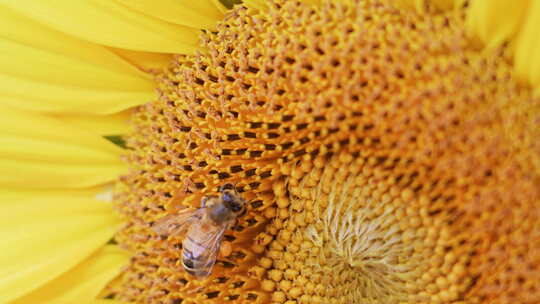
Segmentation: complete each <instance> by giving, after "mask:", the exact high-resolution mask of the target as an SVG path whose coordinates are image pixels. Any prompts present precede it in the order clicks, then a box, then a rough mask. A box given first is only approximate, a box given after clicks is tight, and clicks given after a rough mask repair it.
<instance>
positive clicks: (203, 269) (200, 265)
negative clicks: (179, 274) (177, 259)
mask: <svg viewBox="0 0 540 304" xmlns="http://www.w3.org/2000/svg"><path fill="white" fill-rule="evenodd" d="M182 265H183V266H184V269H185V270H186V272H187V273H189V274H191V275H193V276H195V277H197V278H202V277H207V276H208V275H209V274H210V270H211V268H210V267H208V257H207V256H206V255H199V256H196V255H194V254H193V252H192V251H191V250H189V249H187V248H184V251H183V254H182Z"/></svg>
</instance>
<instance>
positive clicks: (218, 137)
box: [107, 0, 540, 304]
mask: <svg viewBox="0 0 540 304" xmlns="http://www.w3.org/2000/svg"><path fill="white" fill-rule="evenodd" d="M312 2H313V1H312ZM319 2H320V3H316V4H314V3H311V2H310V3H306V2H302V1H283V0H275V1H271V2H269V3H268V5H267V6H268V7H267V9H264V10H259V9H255V8H251V7H248V6H244V5H236V6H235V7H234V8H233V9H232V10H230V11H229V13H228V14H227V16H226V17H225V19H224V20H223V21H222V22H221V23H220V24H219V25H218V27H217V29H216V30H215V31H212V32H210V31H208V32H205V33H204V34H203V35H202V37H201V46H200V50H199V52H198V53H197V54H195V55H192V56H183V55H178V56H177V57H176V58H175V60H174V62H173V63H172V64H171V65H170V67H169V68H168V69H167V70H166V71H165V72H163V73H162V74H160V75H159V76H158V77H157V80H156V83H157V90H158V93H159V98H157V99H156V100H154V101H152V102H150V103H148V104H146V105H144V106H141V107H139V108H138V109H137V112H136V113H135V114H134V116H133V119H132V121H133V122H132V124H133V129H134V131H133V132H132V133H131V134H130V135H129V136H127V137H126V142H127V146H128V150H127V151H128V152H127V154H126V156H125V159H126V162H127V163H128V164H129V166H130V171H129V173H128V174H127V175H125V176H123V177H121V178H120V179H119V182H118V183H117V184H118V185H117V187H116V189H115V195H114V199H115V204H116V208H117V210H118V211H119V212H120V213H121V214H122V215H123V216H124V217H125V218H126V221H127V224H126V225H125V227H124V228H123V229H122V230H121V231H120V232H119V233H118V235H117V236H116V241H117V242H118V243H119V244H120V245H122V246H124V247H125V248H127V249H129V250H130V251H131V252H132V253H133V257H132V259H131V262H130V264H129V265H128V266H127V267H126V268H125V269H124V270H123V273H122V275H121V277H120V278H119V279H118V280H117V281H116V282H114V283H113V284H111V286H109V287H108V290H107V291H108V292H109V297H110V298H116V299H119V300H125V301H133V302H138V303H174V304H180V303H182V304H188V303H209V304H210V303H287V304H289V303H291V304H292V303H296V304H300V303H333V304H334V303H335V304H338V303H400V302H409V303H415V302H425V303H456V302H460V301H462V302H467V303H503V302H512V303H534V302H539V301H540V287H539V286H538V282H540V235H539V231H540V218H539V212H540V209H539V208H538V205H539V204H540V187H539V185H540V146H539V145H538V141H537V140H536V139H537V138H538V135H539V134H538V132H539V131H538V130H540V126H539V124H540V101H539V100H538V99H537V98H534V97H533V94H532V90H531V89H530V88H528V87H526V86H525V85H522V84H520V83H518V82H517V81H516V80H515V79H514V76H513V74H512V68H511V62H509V61H508V60H507V58H508V56H506V55H505V52H506V48H505V47H504V46H503V47H501V48H499V49H495V50H489V51H486V50H482V49H479V48H478V46H476V45H475V44H472V43H470V42H469V39H468V38H467V36H466V31H465V30H464V21H463V20H464V14H465V10H456V11H453V12H447V13H444V12H440V11H437V10H436V9H435V8H431V7H429V6H426V8H425V10H424V12H422V13H417V12H413V11H408V10H403V9H402V8H395V7H393V6H392V4H391V3H390V2H391V1H377V0H362V1H360V0H358V1H354V0H344V1H330V0H328V1H319ZM225 183H232V184H234V185H235V187H236V188H237V190H238V191H239V192H240V194H241V195H242V197H243V198H244V199H246V201H247V202H248V204H247V209H248V211H247V213H246V215H245V216H243V217H241V218H240V219H239V220H238V222H237V223H236V225H235V226H234V227H232V228H231V229H229V230H227V231H226V232H225V237H224V240H223V241H224V242H227V244H228V245H227V246H229V245H230V248H231V250H228V253H227V254H226V255H225V256H224V255H219V256H218V259H217V262H216V265H215V266H214V268H213V271H212V274H211V275H210V276H209V277H208V278H205V279H199V280H197V279H195V278H193V277H191V276H190V275H189V274H187V273H186V272H185V271H184V270H183V268H182V261H181V252H182V248H181V247H182V245H181V244H182V236H177V235H171V236H169V237H168V238H164V237H160V236H158V235H156V234H155V233H154V232H153V231H152V225H153V223H155V222H156V221H157V220H158V219H159V218H160V217H162V216H164V215H166V214H170V213H174V212H175V211H177V210H179V209H182V208H186V207H189V208H197V207H200V201H201V199H202V198H203V197H204V196H207V195H215V194H216V193H217V192H218V189H219V187H220V186H222V185H223V184H225Z"/></svg>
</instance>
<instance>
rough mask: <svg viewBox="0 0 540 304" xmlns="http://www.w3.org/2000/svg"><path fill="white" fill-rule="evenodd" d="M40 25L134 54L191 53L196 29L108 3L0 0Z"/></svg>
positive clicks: (92, 1)
mask: <svg viewBox="0 0 540 304" xmlns="http://www.w3.org/2000/svg"><path fill="white" fill-rule="evenodd" d="M0 5H1V6H4V7H8V8H10V9H13V10H14V11H16V12H18V13H19V14H21V15H24V16H26V17H28V18H31V19H33V20H35V21H37V22H39V23H41V24H43V25H44V26H47V27H50V28H53V29H55V30H58V31H60V32H63V33H67V34H69V35H72V36H74V37H77V38H80V39H82V40H86V41H89V42H93V43H97V44H102V45H107V46H112V47H118V48H124V49H129V50H137V51H148V52H161V53H192V52H193V51H194V50H195V49H196V47H197V44H198V37H199V34H200V29H197V28H193V27H187V26H182V25H177V24H172V23H169V22H166V21H163V20H160V19H157V18H154V17H152V16H150V15H147V14H145V13H142V12H139V11H136V10H133V9H129V8H127V7H126V6H124V5H122V4H120V3H117V2H115V1H110V0H91V1H72V0H57V1H55V2H54V5H53V4H52V3H50V2H47V1H42V0H21V1H2V2H1V4H0Z"/></svg>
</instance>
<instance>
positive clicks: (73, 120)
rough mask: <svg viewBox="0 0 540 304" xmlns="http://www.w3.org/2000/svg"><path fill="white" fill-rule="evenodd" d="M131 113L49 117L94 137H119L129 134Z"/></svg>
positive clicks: (130, 111) (126, 111)
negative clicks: (94, 135) (89, 133)
mask: <svg viewBox="0 0 540 304" xmlns="http://www.w3.org/2000/svg"><path fill="white" fill-rule="evenodd" d="M131 113H132V110H130V109H128V110H125V111H122V112H119V113H116V114H111V115H93V114H57V115H51V116H52V117H56V118H58V119H59V120H61V121H63V122H65V123H66V124H68V125H70V126H73V127H77V128H81V129H83V130H85V131H88V132H91V133H94V134H96V135H120V134H127V133H128V132H129V130H130V129H129V126H130V125H129V121H130V119H131Z"/></svg>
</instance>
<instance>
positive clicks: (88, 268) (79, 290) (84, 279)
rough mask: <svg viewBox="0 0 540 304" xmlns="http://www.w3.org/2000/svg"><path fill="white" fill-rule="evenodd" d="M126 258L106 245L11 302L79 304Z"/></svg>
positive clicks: (111, 275)
mask: <svg viewBox="0 0 540 304" xmlns="http://www.w3.org/2000/svg"><path fill="white" fill-rule="evenodd" d="M128 259H129V256H128V255H127V253H126V252H125V251H123V250H121V249H120V248H118V246H114V245H108V246H106V247H104V248H102V249H100V250H99V251H98V252H96V253H94V254H93V255H91V256H90V257H89V258H88V259H86V260H85V261H83V262H82V263H79V264H78V265H76V266H75V267H74V268H73V269H72V270H69V271H68V272H66V273H64V274H62V275H61V276H60V277H58V278H56V279H54V280H52V281H51V282H49V283H47V284H46V285H44V286H42V287H40V288H39V289H37V290H35V291H33V292H31V293H29V294H27V295H25V296H24V297H22V298H20V299H17V300H16V301H14V302H13V303H14V304H26V303H33V302H35V301H36V299H39V300H40V301H42V302H50V303H66V304H68V303H80V301H81V299H94V298H96V296H97V295H98V294H99V292H100V291H101V290H102V289H103V288H104V287H105V285H106V284H107V283H108V282H109V281H110V280H112V279H113V278H114V277H115V276H116V275H117V274H118V272H119V271H120V269H121V267H122V266H124V265H126V264H127V262H128Z"/></svg>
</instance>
